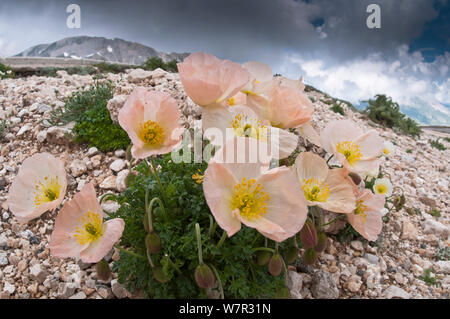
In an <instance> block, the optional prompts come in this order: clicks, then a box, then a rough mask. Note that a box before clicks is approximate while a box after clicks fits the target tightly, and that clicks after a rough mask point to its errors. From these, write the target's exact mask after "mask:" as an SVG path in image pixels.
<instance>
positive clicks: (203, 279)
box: [194, 264, 216, 289]
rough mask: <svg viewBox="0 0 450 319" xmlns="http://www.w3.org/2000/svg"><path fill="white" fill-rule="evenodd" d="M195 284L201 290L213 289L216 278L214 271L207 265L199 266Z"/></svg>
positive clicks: (195, 273) (196, 271)
mask: <svg viewBox="0 0 450 319" xmlns="http://www.w3.org/2000/svg"><path fill="white" fill-rule="evenodd" d="M194 278H195V282H196V283H197V285H198V286H199V287H200V288H205V289H206V288H213V287H214V284H215V282H216V277H215V276H214V273H213V271H212V270H211V268H209V266H208V265H206V264H201V265H198V266H197V268H195V272H194Z"/></svg>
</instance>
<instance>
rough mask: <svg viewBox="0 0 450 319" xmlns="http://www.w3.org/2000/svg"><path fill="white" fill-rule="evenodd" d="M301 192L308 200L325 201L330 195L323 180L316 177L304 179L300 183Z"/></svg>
mask: <svg viewBox="0 0 450 319" xmlns="http://www.w3.org/2000/svg"><path fill="white" fill-rule="evenodd" d="M302 189H303V193H304V194H305V197H306V199H307V200H309V201H310V202H322V203H323V202H326V201H327V199H328V197H330V189H329V188H328V185H327V184H325V183H324V182H319V181H318V180H317V178H310V179H304V180H303V185H302Z"/></svg>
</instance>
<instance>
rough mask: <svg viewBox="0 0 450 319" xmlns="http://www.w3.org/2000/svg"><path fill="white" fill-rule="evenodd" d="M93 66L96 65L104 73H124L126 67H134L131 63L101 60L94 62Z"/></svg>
mask: <svg viewBox="0 0 450 319" xmlns="http://www.w3.org/2000/svg"><path fill="white" fill-rule="evenodd" d="M92 67H96V68H97V69H98V70H99V71H100V72H102V73H122V72H125V70H126V69H130V68H133V66H131V65H121V64H114V63H106V62H101V63H97V64H94V65H93V66H92Z"/></svg>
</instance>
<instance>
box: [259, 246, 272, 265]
mask: <svg viewBox="0 0 450 319" xmlns="http://www.w3.org/2000/svg"><path fill="white" fill-rule="evenodd" d="M270 257H272V253H270V252H268V251H265V250H260V251H257V252H256V263H257V264H258V265H260V266H264V265H266V264H267V263H268V262H269V260H270Z"/></svg>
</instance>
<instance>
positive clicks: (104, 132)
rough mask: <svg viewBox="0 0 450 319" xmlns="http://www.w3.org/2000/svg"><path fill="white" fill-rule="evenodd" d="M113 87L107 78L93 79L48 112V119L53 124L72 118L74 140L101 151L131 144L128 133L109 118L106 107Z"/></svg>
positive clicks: (70, 120) (111, 95) (65, 122)
mask: <svg viewBox="0 0 450 319" xmlns="http://www.w3.org/2000/svg"><path fill="white" fill-rule="evenodd" d="M113 90H114V88H113V86H112V84H111V83H110V82H103V83H99V82H96V83H95V85H94V86H91V87H90V88H88V89H83V90H81V91H78V92H75V93H73V94H72V95H71V96H70V97H69V98H67V99H66V100H65V105H64V108H58V109H56V110H53V111H52V112H51V114H50V121H49V122H50V123H51V124H54V125H64V124H67V123H69V122H75V126H74V128H73V133H74V135H75V141H77V142H80V143H88V144H89V145H90V146H95V147H97V148H98V149H99V150H101V151H104V152H107V151H112V150H116V149H125V148H126V147H127V146H128V145H129V144H130V140H129V138H128V135H127V133H126V132H125V131H124V130H123V129H122V128H121V127H120V125H118V124H116V123H113V122H112V120H111V117H110V114H109V111H108V109H107V107H106V105H107V103H108V100H110V99H111V98H112V97H113Z"/></svg>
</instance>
